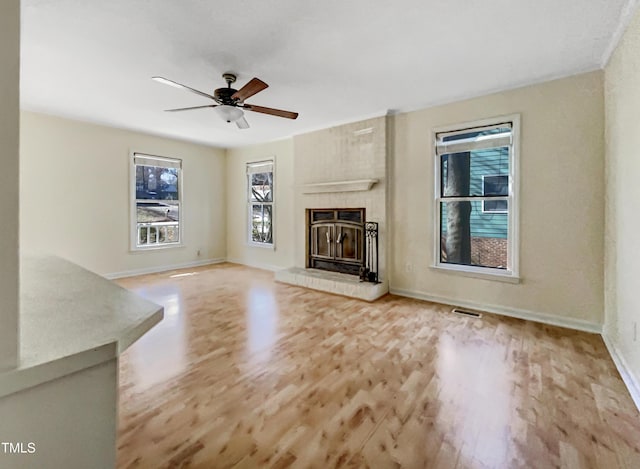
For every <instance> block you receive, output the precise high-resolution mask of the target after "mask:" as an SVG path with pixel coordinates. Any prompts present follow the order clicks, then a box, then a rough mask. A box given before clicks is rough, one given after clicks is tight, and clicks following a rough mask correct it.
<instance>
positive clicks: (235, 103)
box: [152, 73, 298, 129]
mask: <svg viewBox="0 0 640 469" xmlns="http://www.w3.org/2000/svg"><path fill="white" fill-rule="evenodd" d="M222 78H224V79H225V81H226V82H227V87H226V88H218V89H216V90H215V91H214V92H213V96H212V95H210V94H208V93H205V92H203V91H199V90H196V89H194V88H191V87H189V86H186V85H182V84H180V83H177V82H175V81H173V80H169V79H167V78H163V77H152V79H153V80H155V81H157V82H158V83H164V84H165V85H169V86H173V87H175V88H182V89H184V90H187V91H191V92H192V93H195V94H198V95H200V96H203V97H205V98H209V99H213V100H214V101H215V102H216V103H217V104H208V105H206V106H193V107H183V108H178V109H167V110H166V111H167V112H177V111H190V110H192V109H202V108H206V107H212V108H215V110H216V112H217V113H218V114H219V115H220V117H222V118H223V119H224V120H225V121H227V122H235V123H236V125H237V126H238V128H239V129H248V128H249V123H248V122H247V120H246V119H245V118H244V112H243V109H246V110H247V111H253V112H260V113H262V114H270V115H272V116H278V117H286V118H287V119H295V118H297V117H298V113H297V112H291V111H283V110H281V109H274V108H271V107H264V106H256V105H255V104H248V103H245V102H244V100H245V99H247V98H250V97H251V96H253V95H254V94H256V93H259V92H260V91H262V90H264V89H265V88H267V87H268V86H269V85H267V84H266V83H265V82H264V81H262V80H260V79H259V78H252V79H251V80H250V81H249V83H247V84H246V85H244V86H243V87H242V88H240V89H239V90H236V89H233V88H231V84H232V83H234V82H235V81H236V76H235V75H234V74H233V73H223V74H222Z"/></svg>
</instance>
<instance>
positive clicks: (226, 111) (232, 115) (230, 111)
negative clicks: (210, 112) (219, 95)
mask: <svg viewBox="0 0 640 469" xmlns="http://www.w3.org/2000/svg"><path fill="white" fill-rule="evenodd" d="M214 111H216V112H217V113H218V115H219V116H220V117H222V118H223V119H224V120H225V121H227V122H235V121H237V120H238V119H240V118H241V117H242V116H244V112H242V110H241V109H240V108H237V107H234V106H229V105H228V104H223V105H221V106H216V107H215V108H214Z"/></svg>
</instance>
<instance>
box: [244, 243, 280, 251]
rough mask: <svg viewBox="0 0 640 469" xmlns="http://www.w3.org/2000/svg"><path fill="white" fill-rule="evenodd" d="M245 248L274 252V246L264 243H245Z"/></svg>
mask: <svg viewBox="0 0 640 469" xmlns="http://www.w3.org/2000/svg"><path fill="white" fill-rule="evenodd" d="M247 246H249V247H252V248H260V249H270V250H272V251H275V250H276V247H275V245H274V244H266V243H254V242H252V241H249V242H248V243H247Z"/></svg>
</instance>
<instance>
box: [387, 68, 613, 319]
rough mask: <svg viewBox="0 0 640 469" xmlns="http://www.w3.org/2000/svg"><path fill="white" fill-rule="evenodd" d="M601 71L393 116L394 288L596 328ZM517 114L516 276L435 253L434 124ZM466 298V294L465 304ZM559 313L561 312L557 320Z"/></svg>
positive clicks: (599, 268) (600, 310) (600, 249)
mask: <svg viewBox="0 0 640 469" xmlns="http://www.w3.org/2000/svg"><path fill="white" fill-rule="evenodd" d="M602 80H603V77H602V72H600V71H598V72H592V73H588V74H583V75H578V76H574V77H571V78H566V79H562V80H556V81H552V82H548V83H544V84H540V85H535V86H529V87H526V88H521V89H517V90H512V91H507V92H503V93H499V94H494V95H489V96H484V97H480V98H476V99H471V100H467V101H463V102H459V103H454V104H450V105H445V106H440V107H435V108H430V109H424V110H420V111H416V112H411V113H408V114H400V115H398V116H396V118H395V123H394V127H395V129H394V134H393V136H391V137H390V138H392V139H393V141H394V144H393V150H392V155H391V161H392V173H393V181H392V185H391V197H392V199H391V207H392V213H391V217H392V218H391V222H392V226H393V231H392V246H393V252H392V255H391V288H392V291H393V290H396V291H398V290H401V291H403V292H404V293H409V294H413V295H417V296H421V295H422V296H425V297H432V298H437V299H440V300H442V301H448V302H450V303H452V304H460V303H461V302H462V304H463V305H468V304H477V305H479V306H480V305H481V306H482V307H483V308H485V309H490V310H494V311H496V312H505V313H508V314H516V315H520V316H523V317H526V316H527V315H529V314H534V315H537V316H538V317H543V316H541V315H550V316H552V317H553V318H560V319H561V322H563V321H564V322H565V323H569V324H571V325H574V326H577V327H582V326H585V327H587V328H597V327H598V326H599V324H601V322H602V318H603V288H602V285H603V225H604V223H603V219H604V177H603V171H604V156H603V155H604V136H603V129H604V122H603V91H602ZM514 113H520V114H521V153H520V180H521V187H520V275H521V277H522V281H521V282H520V283H519V284H510V283H504V282H498V281H491V280H484V279H476V278H468V277H462V276H459V275H454V274H450V273H445V272H442V271H436V270H434V269H432V268H430V266H431V265H432V264H433V263H434V259H433V243H434V230H433V220H434V218H435V217H434V213H433V210H434V207H433V202H432V200H433V193H434V179H433V178H434V174H433V166H434V165H433V155H432V153H431V151H432V150H431V149H432V146H433V145H432V141H431V139H432V133H431V132H432V129H433V128H434V127H438V126H444V125H449V124H456V123H463V122H467V121H473V120H478V119H484V118H489V117H494V116H500V115H506V114H514ZM465 303H466V304H465ZM556 322H557V321H556Z"/></svg>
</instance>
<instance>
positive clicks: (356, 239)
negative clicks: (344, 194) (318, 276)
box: [307, 208, 366, 275]
mask: <svg viewBox="0 0 640 469" xmlns="http://www.w3.org/2000/svg"><path fill="white" fill-rule="evenodd" d="M365 256H366V252H365V209H364V208H349V209H344V208H328V209H327V208H323V209H307V267H310V268H314V269H321V270H329V271H333V272H342V273H345V274H352V275H359V274H360V271H361V268H362V267H364V265H365Z"/></svg>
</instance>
